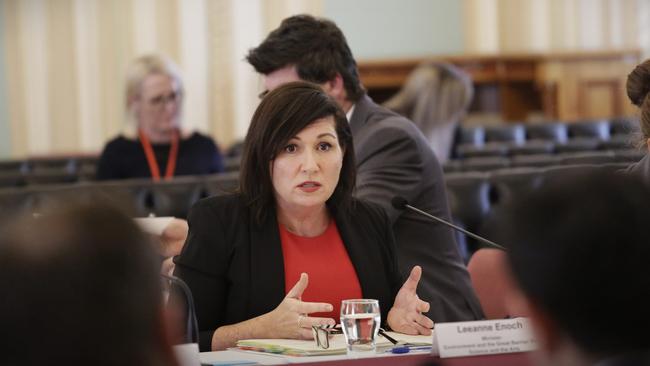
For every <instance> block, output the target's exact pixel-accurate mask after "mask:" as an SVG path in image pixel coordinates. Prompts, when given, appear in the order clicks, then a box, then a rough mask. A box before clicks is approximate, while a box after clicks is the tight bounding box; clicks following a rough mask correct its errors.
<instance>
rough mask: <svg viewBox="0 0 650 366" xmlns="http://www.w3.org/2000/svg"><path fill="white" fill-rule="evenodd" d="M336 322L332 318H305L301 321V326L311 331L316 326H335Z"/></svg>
mask: <svg viewBox="0 0 650 366" xmlns="http://www.w3.org/2000/svg"><path fill="white" fill-rule="evenodd" d="M335 324H336V322H335V321H334V319H332V318H319V317H313V316H305V317H303V318H302V319H301V320H300V326H301V327H302V328H308V329H311V327H312V326H314V325H317V326H318V325H335Z"/></svg>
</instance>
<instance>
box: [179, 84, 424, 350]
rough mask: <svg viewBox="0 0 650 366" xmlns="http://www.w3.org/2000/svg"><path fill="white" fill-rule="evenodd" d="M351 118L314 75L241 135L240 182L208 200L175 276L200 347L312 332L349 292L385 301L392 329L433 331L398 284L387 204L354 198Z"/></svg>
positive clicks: (193, 222)
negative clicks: (190, 305) (187, 292)
mask: <svg viewBox="0 0 650 366" xmlns="http://www.w3.org/2000/svg"><path fill="white" fill-rule="evenodd" d="M355 176H356V170H355V163H354V150H353V146H352V135H351V131H350V127H349V125H348V122H347V120H346V118H345V115H344V113H343V111H342V110H341V109H340V108H339V107H338V106H337V104H336V102H335V101H334V100H333V99H331V98H330V97H329V96H328V95H327V94H326V93H325V92H323V91H322V90H321V89H320V88H319V87H318V86H317V85H314V84H310V83H305V82H295V83H289V84H286V85H284V86H282V87H279V88H277V89H275V90H273V91H271V92H270V93H269V94H268V95H267V96H265V97H264V99H263V100H262V102H261V103H260V105H259V107H258V108H257V110H256V111H255V114H254V115H253V118H252V121H251V125H250V127H249V130H248V134H247V136H246V140H245V142H244V153H243V156H242V163H241V171H240V192H239V193H237V194H233V195H226V196H217V197H210V198H207V199H204V200H201V201H199V202H198V203H197V204H196V205H194V207H193V208H192V210H191V211H190V214H189V220H188V221H189V227H190V229H189V236H188V239H187V242H186V243H185V246H184V248H183V251H182V252H181V254H180V255H179V256H178V257H176V258H175V263H176V271H175V274H176V275H178V276H179V277H181V278H182V279H183V280H185V281H186V282H187V284H188V285H189V286H190V288H191V290H192V293H193V295H194V298H195V305H196V311H197V318H198V322H199V329H200V346H201V350H202V351H208V350H220V349H225V348H227V347H231V346H233V345H235V343H236V342H237V341H238V340H240V339H248V338H295V339H308V338H311V337H312V332H311V326H312V325H324V324H329V325H333V324H335V321H334V319H338V318H339V307H340V304H341V300H343V299H356V298H373V299H378V300H379V303H380V308H381V312H382V320H384V321H385V323H386V324H387V325H388V326H389V327H390V328H391V329H392V330H394V331H398V332H403V333H409V334H430V332H431V331H430V329H431V327H432V326H433V322H432V321H431V320H430V319H429V318H427V317H426V316H424V315H422V314H421V312H426V311H428V309H429V304H428V303H426V302H424V301H422V300H420V299H419V298H418V297H417V295H416V287H417V284H418V281H419V279H420V276H421V268H420V267H418V266H416V267H414V268H413V270H412V271H411V274H410V276H409V278H408V279H407V280H406V282H405V283H404V284H403V285H402V286H401V288H400V282H401V279H399V278H398V271H397V264H396V263H397V262H396V259H395V250H394V239H393V233H392V230H391V225H390V222H389V220H388V217H387V216H386V214H385V213H384V212H383V211H382V209H381V208H380V207H378V206H375V205H372V204H370V203H367V202H364V201H360V200H356V199H354V198H353V197H352V191H353V189H354V186H355Z"/></svg>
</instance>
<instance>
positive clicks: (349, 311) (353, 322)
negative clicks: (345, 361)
mask: <svg viewBox="0 0 650 366" xmlns="http://www.w3.org/2000/svg"><path fill="white" fill-rule="evenodd" d="M380 324H381V314H380V312H379V301H377V300H370V299H359V300H343V302H342V303H341V326H342V328H343V334H345V340H346V341H347V346H348V354H357V353H365V352H368V351H374V350H375V338H376V337H377V332H378V331H379V325H380Z"/></svg>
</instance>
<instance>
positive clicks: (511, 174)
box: [489, 167, 542, 208]
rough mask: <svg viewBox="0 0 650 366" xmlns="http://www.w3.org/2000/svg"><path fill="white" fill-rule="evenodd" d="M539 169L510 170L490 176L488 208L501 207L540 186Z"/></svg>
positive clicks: (496, 172) (500, 171)
mask: <svg viewBox="0 0 650 366" xmlns="http://www.w3.org/2000/svg"><path fill="white" fill-rule="evenodd" d="M540 171H541V170H540V168H530V167H528V168H527V167H522V168H510V169H503V170H496V171H494V172H492V173H491V174H490V177H489V182H490V206H491V207H492V208H496V207H501V206H503V205H506V204H508V203H510V202H512V201H515V200H517V199H520V198H521V197H524V196H525V195H526V194H528V193H530V192H532V191H533V190H535V189H537V188H539V187H540V186H541V184H542V177H541V174H540Z"/></svg>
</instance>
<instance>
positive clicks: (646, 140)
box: [626, 59, 650, 184]
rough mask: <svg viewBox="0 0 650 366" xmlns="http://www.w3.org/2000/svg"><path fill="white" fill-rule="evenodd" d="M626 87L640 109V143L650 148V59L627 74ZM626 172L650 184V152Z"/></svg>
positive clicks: (628, 94) (633, 101)
mask: <svg viewBox="0 0 650 366" xmlns="http://www.w3.org/2000/svg"><path fill="white" fill-rule="evenodd" d="M626 88H627V96H628V97H629V98H630V101H631V102H632V103H633V104H634V105H636V106H637V107H639V110H640V118H639V122H640V124H641V136H642V139H641V141H640V143H639V145H641V146H644V147H645V148H646V149H648V150H650V59H647V60H645V61H643V62H642V63H640V64H639V65H637V66H636V67H635V68H634V70H632V72H631V73H630V74H629V75H628V76H627V83H626ZM626 172H627V173H630V174H634V175H638V176H640V177H641V178H643V180H644V181H645V182H646V183H647V184H650V154H646V155H645V156H644V157H643V159H641V161H639V162H638V163H635V164H632V165H631V166H630V167H628V168H627V170H626Z"/></svg>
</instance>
